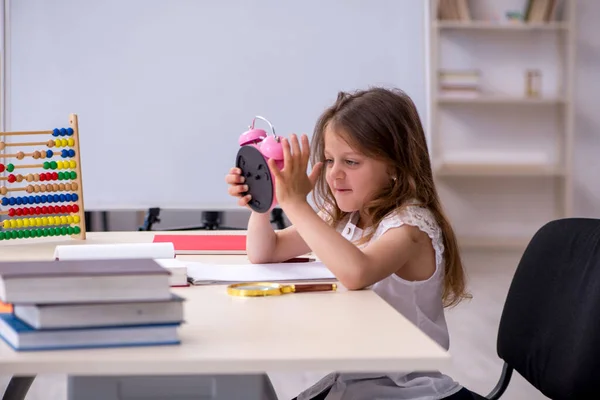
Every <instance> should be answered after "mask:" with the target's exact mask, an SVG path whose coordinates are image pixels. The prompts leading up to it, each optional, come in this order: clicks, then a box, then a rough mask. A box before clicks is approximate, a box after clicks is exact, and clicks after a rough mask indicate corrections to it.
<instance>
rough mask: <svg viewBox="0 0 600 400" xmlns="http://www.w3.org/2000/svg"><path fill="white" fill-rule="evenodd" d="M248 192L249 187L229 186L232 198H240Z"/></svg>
mask: <svg viewBox="0 0 600 400" xmlns="http://www.w3.org/2000/svg"><path fill="white" fill-rule="evenodd" d="M247 191H248V185H232V186H229V194H230V195H231V196H239V195H240V194H242V193H245V192H247Z"/></svg>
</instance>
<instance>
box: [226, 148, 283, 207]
mask: <svg viewBox="0 0 600 400" xmlns="http://www.w3.org/2000/svg"><path fill="white" fill-rule="evenodd" d="M236 167H238V168H239V169H240V170H241V171H242V176H243V177H244V178H246V181H245V182H244V183H245V184H246V185H248V191H247V192H246V193H243V195H244V196H245V195H247V194H250V195H251V196H252V198H251V199H250V202H248V206H249V207H250V208H251V209H252V210H253V211H256V212H258V213H266V212H268V211H269V210H271V208H273V207H274V206H275V186H274V179H273V176H272V175H271V170H270V169H269V165H268V164H267V160H266V159H265V157H264V156H263V154H262V153H261V152H260V150H259V149H258V148H257V147H256V146H255V145H246V146H242V147H241V148H240V149H239V150H238V153H237V157H236Z"/></svg>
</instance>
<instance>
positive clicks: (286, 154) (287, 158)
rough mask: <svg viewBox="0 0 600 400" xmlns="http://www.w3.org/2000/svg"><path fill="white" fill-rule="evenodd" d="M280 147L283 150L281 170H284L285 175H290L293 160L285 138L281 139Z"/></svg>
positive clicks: (292, 168) (288, 143)
mask: <svg viewBox="0 0 600 400" xmlns="http://www.w3.org/2000/svg"><path fill="white" fill-rule="evenodd" d="M281 147H282V148H283V165H284V167H283V168H284V169H285V170H286V172H287V173H291V172H292V171H293V170H294V165H293V163H294V160H293V158H292V154H291V153H290V142H289V141H288V140H287V139H286V138H282V139H281ZM269 161H271V160H269ZM269 165H271V164H269ZM273 165H274V163H273Z"/></svg>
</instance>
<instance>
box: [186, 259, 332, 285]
mask: <svg viewBox="0 0 600 400" xmlns="http://www.w3.org/2000/svg"><path fill="white" fill-rule="evenodd" d="M185 264H186V268H187V275H188V280H189V281H190V283H192V284H194V285H205V284H218V283H234V282H264V281H267V282H286V281H311V280H322V281H325V280H335V276H334V275H333V274H332V273H331V271H329V269H327V267H326V266H325V265H324V264H323V263H322V262H318V261H313V262H300V263H290V262H286V263H274V264H208V263H202V262H185Z"/></svg>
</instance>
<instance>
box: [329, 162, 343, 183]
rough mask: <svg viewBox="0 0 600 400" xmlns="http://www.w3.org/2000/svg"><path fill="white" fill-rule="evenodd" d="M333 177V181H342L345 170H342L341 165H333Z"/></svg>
mask: <svg viewBox="0 0 600 400" xmlns="http://www.w3.org/2000/svg"><path fill="white" fill-rule="evenodd" d="M330 173H331V177H332V178H333V179H342V178H343V177H344V170H343V169H342V168H340V164H337V163H335V164H333V166H332V167H331V172H330Z"/></svg>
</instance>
